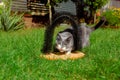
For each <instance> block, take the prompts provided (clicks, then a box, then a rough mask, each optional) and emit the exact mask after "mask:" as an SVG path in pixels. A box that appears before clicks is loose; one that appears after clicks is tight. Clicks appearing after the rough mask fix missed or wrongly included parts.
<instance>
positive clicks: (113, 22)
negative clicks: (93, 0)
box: [103, 10, 120, 26]
mask: <svg viewBox="0 0 120 80" xmlns="http://www.w3.org/2000/svg"><path fill="white" fill-rule="evenodd" d="M103 16H105V17H106V20H107V24H108V25H110V26H118V24H119V23H120V18H119V17H118V16H116V15H115V11H114V10H108V11H106V12H104V13H103Z"/></svg>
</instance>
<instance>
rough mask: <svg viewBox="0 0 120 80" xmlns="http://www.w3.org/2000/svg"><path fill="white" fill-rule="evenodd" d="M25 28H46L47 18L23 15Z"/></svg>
mask: <svg viewBox="0 0 120 80" xmlns="http://www.w3.org/2000/svg"><path fill="white" fill-rule="evenodd" d="M23 20H24V23H25V28H39V27H44V26H46V25H47V24H48V23H49V22H48V21H49V20H48V17H43V16H35V17H34V16H31V15H24V17H23Z"/></svg>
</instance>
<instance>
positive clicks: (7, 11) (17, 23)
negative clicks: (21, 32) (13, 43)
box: [0, 0, 24, 31]
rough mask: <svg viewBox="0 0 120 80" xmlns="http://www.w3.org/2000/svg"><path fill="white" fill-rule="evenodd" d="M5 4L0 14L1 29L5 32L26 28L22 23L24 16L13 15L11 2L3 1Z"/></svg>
mask: <svg viewBox="0 0 120 80" xmlns="http://www.w3.org/2000/svg"><path fill="white" fill-rule="evenodd" d="M3 3H4V4H5V6H4V7H2V8H1V12H0V29H1V30H4V31H10V30H18V29H20V28H22V27H23V26H24V23H23V21H22V16H23V15H18V14H17V12H15V13H13V14H11V4H12V1H11V0H9V1H8V0H3Z"/></svg>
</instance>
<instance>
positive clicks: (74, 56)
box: [40, 51, 85, 60]
mask: <svg viewBox="0 0 120 80" xmlns="http://www.w3.org/2000/svg"><path fill="white" fill-rule="evenodd" d="M84 56H85V54H84V53H82V52H78V51H77V52H73V53H71V54H69V55H66V54H65V53H59V52H58V53H49V54H42V55H40V57H41V58H45V59H47V60H68V59H70V60H75V59H80V58H83V57H84Z"/></svg>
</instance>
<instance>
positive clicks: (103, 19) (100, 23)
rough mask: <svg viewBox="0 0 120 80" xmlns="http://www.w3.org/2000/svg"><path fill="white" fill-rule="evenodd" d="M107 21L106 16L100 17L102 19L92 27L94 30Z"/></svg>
mask: <svg viewBox="0 0 120 80" xmlns="http://www.w3.org/2000/svg"><path fill="white" fill-rule="evenodd" d="M105 22H106V18H105V17H102V18H101V19H100V21H99V22H98V23H97V24H96V25H95V26H94V27H92V28H91V29H92V31H94V30H96V29H98V28H99V27H101V26H103V25H104V23H105Z"/></svg>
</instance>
